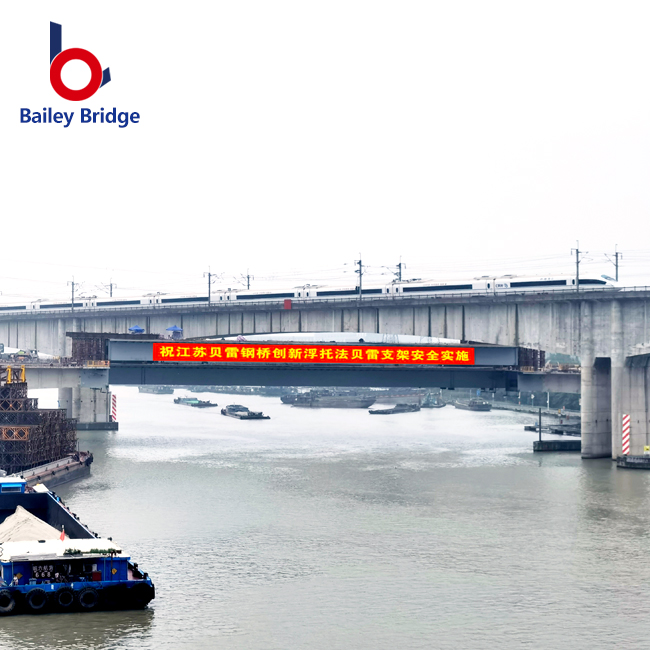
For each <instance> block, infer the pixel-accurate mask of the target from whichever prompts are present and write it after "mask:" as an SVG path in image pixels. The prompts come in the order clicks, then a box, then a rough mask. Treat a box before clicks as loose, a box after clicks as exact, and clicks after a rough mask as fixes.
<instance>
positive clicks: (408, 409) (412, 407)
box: [368, 404, 420, 415]
mask: <svg viewBox="0 0 650 650" xmlns="http://www.w3.org/2000/svg"><path fill="white" fill-rule="evenodd" d="M419 410H420V405H419V404H396V405H395V406H393V408H392V409H370V410H369V411H368V413H370V415H392V414H393V413H416V412H417V411H419Z"/></svg>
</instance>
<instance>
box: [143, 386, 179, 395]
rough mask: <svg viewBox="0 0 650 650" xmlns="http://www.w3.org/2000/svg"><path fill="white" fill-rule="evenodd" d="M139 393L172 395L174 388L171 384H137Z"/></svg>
mask: <svg viewBox="0 0 650 650" xmlns="http://www.w3.org/2000/svg"><path fill="white" fill-rule="evenodd" d="M138 391H139V392H140V393H148V394H149V395H173V394H174V389H173V388H172V387H171V386H138Z"/></svg>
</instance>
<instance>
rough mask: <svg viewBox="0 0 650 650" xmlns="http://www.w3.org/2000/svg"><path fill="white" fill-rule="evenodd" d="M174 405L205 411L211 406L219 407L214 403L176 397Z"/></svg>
mask: <svg viewBox="0 0 650 650" xmlns="http://www.w3.org/2000/svg"><path fill="white" fill-rule="evenodd" d="M174 404H183V405H184V406H193V407H194V408H197V409H207V408H210V407H211V406H219V405H218V404H217V403H216V402H210V401H209V400H202V399H196V398H194V397H176V398H175V399H174Z"/></svg>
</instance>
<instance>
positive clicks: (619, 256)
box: [605, 244, 623, 282]
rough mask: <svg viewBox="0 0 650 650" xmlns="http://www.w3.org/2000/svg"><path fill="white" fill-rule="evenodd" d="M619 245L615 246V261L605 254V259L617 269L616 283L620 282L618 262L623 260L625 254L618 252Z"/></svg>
mask: <svg viewBox="0 0 650 650" xmlns="http://www.w3.org/2000/svg"><path fill="white" fill-rule="evenodd" d="M617 249H618V244H616V246H614V259H613V260H612V258H611V257H610V256H609V255H607V254H605V257H606V258H607V259H608V260H609V261H610V262H611V263H612V264H613V265H614V268H615V269H616V275H615V276H614V277H615V278H616V282H618V260H619V258H621V259H623V253H619V252H618V250H617Z"/></svg>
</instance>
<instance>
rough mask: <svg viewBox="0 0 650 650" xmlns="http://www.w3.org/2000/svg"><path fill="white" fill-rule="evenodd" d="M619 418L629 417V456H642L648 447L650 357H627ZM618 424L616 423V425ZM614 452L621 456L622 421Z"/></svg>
mask: <svg viewBox="0 0 650 650" xmlns="http://www.w3.org/2000/svg"><path fill="white" fill-rule="evenodd" d="M621 392H622V396H621V406H622V408H621V418H622V414H623V413H626V414H628V415H629V416H630V455H631V456H642V455H643V451H644V450H643V448H644V447H645V446H646V445H650V423H649V419H650V418H649V416H650V413H649V412H648V411H649V409H648V405H649V404H650V355H647V354H644V355H639V356H633V357H629V358H628V359H627V363H626V366H625V368H624V373H623V382H622V391H621ZM617 424H618V423H617ZM618 429H619V432H618V434H617V436H618V439H617V440H616V447H615V449H616V452H615V453H618V455H620V454H621V446H622V419H621V423H620V425H619V426H618Z"/></svg>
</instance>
